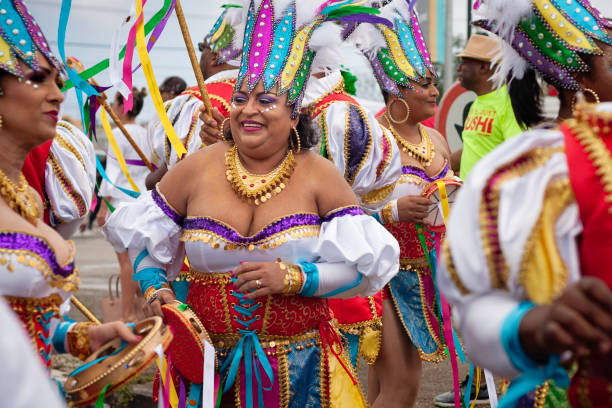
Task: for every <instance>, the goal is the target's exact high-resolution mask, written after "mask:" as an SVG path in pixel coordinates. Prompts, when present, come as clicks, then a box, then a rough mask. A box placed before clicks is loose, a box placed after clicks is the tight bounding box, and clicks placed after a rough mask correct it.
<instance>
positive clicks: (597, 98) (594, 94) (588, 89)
mask: <svg viewBox="0 0 612 408" xmlns="http://www.w3.org/2000/svg"><path fill="white" fill-rule="evenodd" d="M582 93H589V94H591V95H592V96H593V98H595V103H600V102H601V101H600V100H599V95H597V92H595V91H594V90H592V89H591V88H584V89H583V90H582ZM585 98H586V95H585Z"/></svg>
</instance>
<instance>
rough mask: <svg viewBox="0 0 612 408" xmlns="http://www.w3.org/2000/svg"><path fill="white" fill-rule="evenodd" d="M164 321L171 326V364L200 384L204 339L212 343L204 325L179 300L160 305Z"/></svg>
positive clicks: (202, 369)
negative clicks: (172, 336) (172, 339)
mask: <svg viewBox="0 0 612 408" xmlns="http://www.w3.org/2000/svg"><path fill="white" fill-rule="evenodd" d="M162 311H163V312H164V317H165V318H166V323H167V324H168V326H170V327H171V328H172V332H173V333H174V341H173V342H172V344H171V345H170V347H169V348H168V354H169V355H170V360H171V361H172V364H173V366H174V367H175V368H176V369H177V370H178V371H179V373H180V374H181V375H182V376H183V377H185V378H187V379H188V380H189V381H191V382H192V383H196V384H202V382H203V372H204V340H206V341H207V342H208V343H210V344H211V345H212V344H213V343H212V341H211V339H210V337H209V335H208V332H207V331H206V329H205V328H204V325H203V324H202V322H201V321H200V319H198V316H196V314H195V312H194V311H193V310H191V308H190V307H189V306H188V305H187V304H185V303H181V302H179V301H176V302H173V303H169V304H165V305H163V306H162Z"/></svg>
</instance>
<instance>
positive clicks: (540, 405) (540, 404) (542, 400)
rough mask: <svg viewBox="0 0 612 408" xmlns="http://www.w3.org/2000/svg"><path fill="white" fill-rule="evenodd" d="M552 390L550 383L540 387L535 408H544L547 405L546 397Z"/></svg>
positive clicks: (534, 402)
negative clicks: (550, 389)
mask: <svg viewBox="0 0 612 408" xmlns="http://www.w3.org/2000/svg"><path fill="white" fill-rule="evenodd" d="M549 388H550V381H546V382H545V383H544V384H542V385H541V386H540V387H538V388H536V389H535V395H534V401H533V408H544V405H545V404H546V397H547V396H548V390H549Z"/></svg>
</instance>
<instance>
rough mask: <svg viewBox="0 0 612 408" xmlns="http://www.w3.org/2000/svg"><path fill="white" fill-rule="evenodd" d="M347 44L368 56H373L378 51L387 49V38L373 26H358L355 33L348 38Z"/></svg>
mask: <svg viewBox="0 0 612 408" xmlns="http://www.w3.org/2000/svg"><path fill="white" fill-rule="evenodd" d="M347 42H348V43H350V44H352V45H354V46H355V47H356V48H357V49H358V50H359V51H361V52H363V53H364V54H366V55H373V54H375V53H376V52H377V51H378V50H380V49H382V48H386V47H387V42H386V40H385V37H384V36H383V35H382V33H381V32H380V30H379V29H378V28H376V26H374V25H372V24H360V25H359V26H357V28H356V29H355V31H353V32H352V33H351V35H350V36H349V37H348V38H347Z"/></svg>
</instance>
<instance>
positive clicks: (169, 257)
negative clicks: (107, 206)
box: [103, 189, 185, 280]
mask: <svg viewBox="0 0 612 408" xmlns="http://www.w3.org/2000/svg"><path fill="white" fill-rule="evenodd" d="M182 221H183V217H182V216H181V215H180V214H178V213H177V212H176V210H174V209H173V208H172V207H171V206H170V204H168V202H167V201H166V199H165V198H164V197H163V195H162V194H161V193H159V192H158V191H157V189H154V190H152V191H147V192H146V193H143V194H142V195H141V196H140V197H139V198H138V199H136V200H134V201H130V202H127V203H122V204H121V205H120V206H119V207H117V208H116V209H115V211H114V212H113V213H112V215H111V216H110V218H109V219H108V221H107V222H106V224H105V225H104V228H103V232H104V235H105V237H106V240H107V241H108V242H110V243H111V245H113V247H114V248H115V251H117V252H125V250H126V249H129V250H130V253H138V252H140V251H143V250H146V251H147V252H148V257H149V258H150V260H152V262H155V263H156V264H157V265H158V266H159V267H161V268H162V269H165V270H166V272H167V275H168V279H169V280H173V279H174V278H176V277H177V276H178V273H179V271H180V269H181V267H182V266H183V260H184V258H185V249H184V245H183V243H182V242H181V241H180V236H181V231H182V226H181V224H182Z"/></svg>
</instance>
